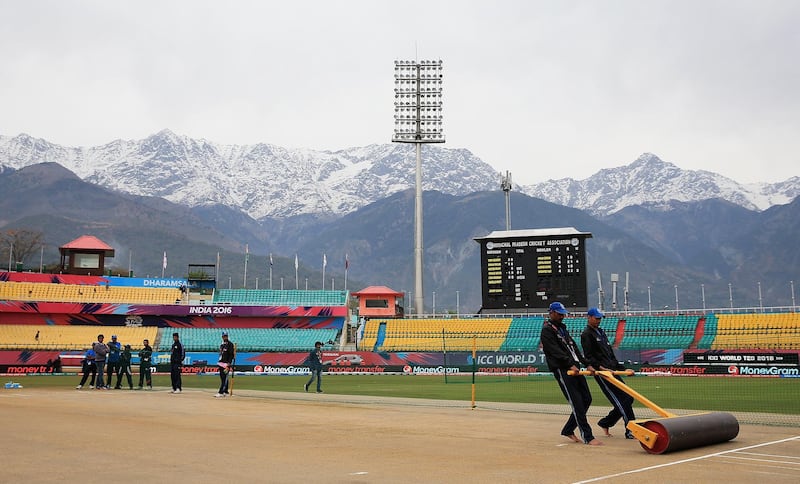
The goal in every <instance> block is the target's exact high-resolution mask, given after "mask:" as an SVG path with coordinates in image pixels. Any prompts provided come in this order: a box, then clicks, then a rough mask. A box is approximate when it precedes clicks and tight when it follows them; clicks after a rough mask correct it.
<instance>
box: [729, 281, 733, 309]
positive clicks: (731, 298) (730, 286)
mask: <svg viewBox="0 0 800 484" xmlns="http://www.w3.org/2000/svg"><path fill="white" fill-rule="evenodd" d="M728 301H730V303H731V309H733V286H732V285H731V283H730V282H729V283H728Z"/></svg>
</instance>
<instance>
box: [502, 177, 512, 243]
mask: <svg viewBox="0 0 800 484" xmlns="http://www.w3.org/2000/svg"><path fill="white" fill-rule="evenodd" d="M500 189H501V190H503V192H504V193H505V195H506V230H511V172H510V171H506V174H505V176H503V180H502V181H501V182H500Z"/></svg>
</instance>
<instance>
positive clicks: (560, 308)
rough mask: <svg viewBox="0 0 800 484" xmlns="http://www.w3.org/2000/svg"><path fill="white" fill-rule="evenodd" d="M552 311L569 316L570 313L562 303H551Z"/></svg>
mask: <svg viewBox="0 0 800 484" xmlns="http://www.w3.org/2000/svg"><path fill="white" fill-rule="evenodd" d="M550 311H555V312H557V313H558V314H569V311H567V308H565V307H564V305H563V304H561V303H560V302H554V303H551V304H550Z"/></svg>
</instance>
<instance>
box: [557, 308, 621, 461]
mask: <svg viewBox="0 0 800 484" xmlns="http://www.w3.org/2000/svg"><path fill="white" fill-rule="evenodd" d="M567 314H569V313H568V311H567V309H566V308H565V307H564V305H563V304H562V303H560V302H554V303H552V304H550V307H549V318H548V320H547V321H545V323H544V325H543V326H542V335H541V341H542V350H543V351H544V355H545V358H546V360H547V366H548V368H549V369H550V371H551V372H552V373H553V376H554V377H555V379H556V381H557V382H558V386H559V387H560V388H561V391H562V393H564V396H565V397H566V399H567V402H569V405H570V408H571V409H572V413H571V414H570V416H569V419H568V420H567V423H566V424H565V425H564V427H563V428H562V429H561V435H563V436H564V437H567V438H568V439H570V440H572V441H574V442H581V441H582V442H583V443H585V444H589V445H602V444H603V443H602V442H601V441H599V440H597V439H596V438H595V437H594V434H593V433H592V427H591V425H589V421H588V420H587V418H586V412H587V411H588V410H589V406H590V405H591V404H592V394H591V392H590V391H589V385H588V383H587V382H586V378H585V377H584V376H583V375H580V374H579V369H580V367H581V366H583V367H585V368H586V370H588V371H590V372H594V371H598V370H607V371H617V370H624V369H625V368H624V366H623V365H622V364H621V363H620V362H619V361H618V360H617V357H616V355H615V354H614V349H613V348H612V347H611V343H610V342H609V340H608V336H607V335H606V333H605V331H604V330H603V328H601V327H600V323H601V322H602V320H603V316H604V315H603V313H602V312H601V311H600V310H599V309H597V308H590V309H589V311H588V312H587V325H586V328H585V329H584V330H583V332H582V333H581V346H582V347H583V353H581V351H580V349H579V348H578V346H577V344H576V343H575V340H573V339H572V336H570V334H569V331H567V326H566V325H565V324H564V316H566V315H567ZM614 377H615V378H617V379H619V380H622V378H621V377H620V376H618V375H615V376H614ZM594 378H595V380H596V381H597V384H598V385H599V386H600V389H601V390H602V391H603V394H604V395H605V396H606V398H608V401H609V402H610V403H611V406H612V409H611V411H610V412H609V413H608V415H606V416H605V417H603V418H602V419H600V421H599V422H598V425H599V426H600V428H602V429H603V432H604V433H605V435H606V436H611V433H610V432H609V429H610V428H611V427H613V426H614V425H615V424H616V423H617V422H618V421H619V420H620V418H622V419H623V420H624V422H625V425H626V426H627V425H628V422H629V421H631V420H635V419H636V417H635V416H634V413H633V397H631V396H630V395H628V394H627V393H625V392H624V391H622V390H620V389H619V388H617V387H616V386H614V385H612V384H610V383H608V382H607V381H606V380H605V379H603V378H602V377H601V376H599V375H595V377H594ZM576 428H577V429H578V430H579V431H580V434H581V438H578V436H576V435H575V429H576ZM625 437H626V438H628V439H632V438H633V435H632V434H631V432H630V431H629V430H626V431H625Z"/></svg>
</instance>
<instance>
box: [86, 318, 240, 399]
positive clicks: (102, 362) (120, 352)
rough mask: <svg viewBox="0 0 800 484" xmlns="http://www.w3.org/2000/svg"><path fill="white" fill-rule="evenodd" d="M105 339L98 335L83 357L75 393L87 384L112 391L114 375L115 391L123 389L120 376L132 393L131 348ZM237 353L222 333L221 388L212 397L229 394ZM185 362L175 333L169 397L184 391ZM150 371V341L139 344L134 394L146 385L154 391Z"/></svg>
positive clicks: (151, 360)
mask: <svg viewBox="0 0 800 484" xmlns="http://www.w3.org/2000/svg"><path fill="white" fill-rule="evenodd" d="M104 339H105V337H104V336H103V335H102V334H99V335H97V341H95V342H94V343H92V346H91V348H89V349H88V350H87V351H86V353H85V354H84V357H83V360H82V362H81V366H82V370H83V375H82V376H81V381H80V383H79V384H78V386H77V387H75V388H76V389H77V390H80V389H81V388H83V386H84V385H85V384H86V382H87V381H88V382H89V388H92V387H94V388H96V389H98V390H108V389H110V388H111V380H112V379H113V377H114V375H115V374H116V375H117V384H116V385H115V386H114V389H116V390H119V389H121V388H122V386H121V384H122V376H123V375H124V376H125V377H126V378H127V381H128V388H130V389H131V390H133V378H132V372H131V356H132V354H131V345H129V344H126V345H125V346H122V344H121V343H120V342H118V341H117V336H116V335H112V336H111V342H110V343H105V342H104ZM235 353H236V347H235V346H234V344H233V342H231V341H230V340H229V339H228V333H227V332H223V333H222V344H220V346H219V361H218V362H217V366H218V368H219V377H220V387H219V391H218V392H217V393H216V394H215V395H214V396H215V397H225V396H227V395H228V394H229V389H228V381H229V379H228V377H229V375H230V374H231V372H232V370H233V363H234V358H235ZM185 358H186V351H185V349H184V347H183V343H181V341H180V335H179V334H178V333H172V347H171V348H170V358H169V359H170V380H171V382H172V391H171V392H170V393H181V392H182V391H183V382H182V379H181V373H182V367H183V360H184V359H185ZM152 370H153V348H152V347H151V346H150V341H148V340H144V341H143V342H142V349H141V350H140V351H139V386H138V387H137V388H136V389H137V390H142V389H143V388H144V385H145V384H146V385H147V388H148V389H149V390H152V389H153V380H152V374H151V373H152ZM105 371H107V372H108V374H107V376H108V379H107V380H106V381H104V373H105Z"/></svg>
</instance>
